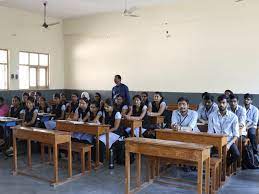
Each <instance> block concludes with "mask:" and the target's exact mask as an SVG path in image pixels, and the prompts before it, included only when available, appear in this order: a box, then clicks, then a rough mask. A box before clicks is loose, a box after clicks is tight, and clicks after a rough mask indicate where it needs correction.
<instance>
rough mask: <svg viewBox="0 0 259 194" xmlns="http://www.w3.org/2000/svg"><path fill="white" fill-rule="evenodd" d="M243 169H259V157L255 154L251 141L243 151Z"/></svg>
mask: <svg viewBox="0 0 259 194" xmlns="http://www.w3.org/2000/svg"><path fill="white" fill-rule="evenodd" d="M242 169H259V157H258V156H257V155H255V154H254V152H253V148H252V145H251V143H249V144H248V145H247V146H245V147H244V149H243V151H242Z"/></svg>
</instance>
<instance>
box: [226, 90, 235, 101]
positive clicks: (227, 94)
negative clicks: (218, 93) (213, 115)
mask: <svg viewBox="0 0 259 194" xmlns="http://www.w3.org/2000/svg"><path fill="white" fill-rule="evenodd" d="M224 94H225V96H226V97H227V100H229V96H230V95H233V94H234V92H232V91H231V90H225V92H224Z"/></svg>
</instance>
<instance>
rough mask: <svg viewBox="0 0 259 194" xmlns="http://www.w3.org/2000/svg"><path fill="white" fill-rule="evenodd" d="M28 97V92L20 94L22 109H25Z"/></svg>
mask: <svg viewBox="0 0 259 194" xmlns="http://www.w3.org/2000/svg"><path fill="white" fill-rule="evenodd" d="M28 97H29V93H28V92H24V93H23V94H22V107H23V108H26V103H27V100H28Z"/></svg>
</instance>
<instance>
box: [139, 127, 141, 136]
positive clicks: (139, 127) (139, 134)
mask: <svg viewBox="0 0 259 194" xmlns="http://www.w3.org/2000/svg"><path fill="white" fill-rule="evenodd" d="M139 137H142V127H139Z"/></svg>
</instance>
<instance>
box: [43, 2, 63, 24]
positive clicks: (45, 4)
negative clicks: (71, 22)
mask: <svg viewBox="0 0 259 194" xmlns="http://www.w3.org/2000/svg"><path fill="white" fill-rule="evenodd" d="M43 5H44V23H43V24H42V27H43V28H48V27H49V26H55V25H58V24H60V22H55V23H50V24H47V22H46V17H47V15H46V11H47V10H46V9H47V1H45V2H44V3H43Z"/></svg>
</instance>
